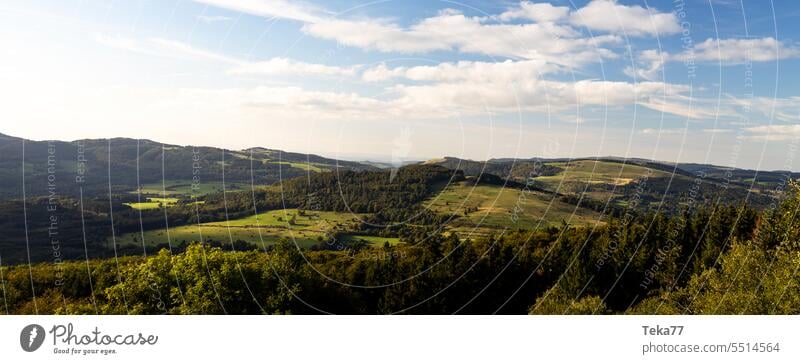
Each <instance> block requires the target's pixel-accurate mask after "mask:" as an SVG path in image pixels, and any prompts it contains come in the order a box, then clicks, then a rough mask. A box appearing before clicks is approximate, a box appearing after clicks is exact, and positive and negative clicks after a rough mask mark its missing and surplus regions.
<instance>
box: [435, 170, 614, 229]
mask: <svg viewBox="0 0 800 364" xmlns="http://www.w3.org/2000/svg"><path fill="white" fill-rule="evenodd" d="M426 206H428V207H429V208H430V209H432V210H433V211H436V212H438V213H441V214H446V215H448V216H453V219H452V220H451V221H450V223H448V225H447V230H448V231H455V232H457V233H461V234H462V235H463V234H465V233H466V234H473V231H474V234H476V235H486V234H489V233H491V232H493V231H494V232H496V231H497V230H502V229H505V228H507V229H511V230H516V229H525V230H534V229H537V228H544V227H548V226H555V225H560V224H561V223H562V221H563V222H568V223H570V224H572V225H588V224H596V223H599V218H600V214H599V213H598V212H595V211H592V210H588V209H584V208H576V207H575V206H574V205H571V204H567V203H564V202H561V201H559V200H554V199H553V196H552V195H550V194H545V193H542V192H536V191H522V190H519V189H512V188H502V187H500V186H488V185H478V186H474V185H472V184H471V183H469V182H461V183H456V184H452V185H450V186H448V187H447V188H446V189H444V190H443V191H442V192H441V193H440V194H439V195H438V196H437V197H435V198H433V199H431V200H429V201H428V202H427V203H426Z"/></svg>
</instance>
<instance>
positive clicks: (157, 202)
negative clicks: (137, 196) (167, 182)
mask: <svg viewBox="0 0 800 364" xmlns="http://www.w3.org/2000/svg"><path fill="white" fill-rule="evenodd" d="M176 203H178V199H177V198H174V197H166V198H162V197H148V198H147V200H146V201H145V202H129V203H126V204H125V205H127V206H130V207H131V208H134V209H137V210H150V209H160V208H163V207H167V206H172V205H174V204H176Z"/></svg>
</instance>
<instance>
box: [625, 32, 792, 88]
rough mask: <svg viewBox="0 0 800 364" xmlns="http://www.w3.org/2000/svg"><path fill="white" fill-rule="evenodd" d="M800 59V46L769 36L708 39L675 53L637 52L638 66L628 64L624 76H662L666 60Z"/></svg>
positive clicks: (755, 60) (688, 61) (746, 60)
mask: <svg viewBox="0 0 800 364" xmlns="http://www.w3.org/2000/svg"><path fill="white" fill-rule="evenodd" d="M789 58H800V47H798V46H797V45H795V44H787V43H786V42H782V41H778V40H776V39H775V38H772V37H766V38H750V39H738V38H728V39H714V38H708V39H706V40H705V41H703V42H701V43H698V44H696V45H695V46H694V47H692V48H690V49H688V50H686V51H683V52H681V53H677V54H670V53H667V52H663V51H658V50H655V49H648V50H645V51H642V52H640V53H639V54H638V55H637V57H636V64H637V67H636V68H634V67H632V66H628V67H626V68H625V69H624V72H625V74H626V75H628V76H630V77H638V78H643V79H646V80H655V79H658V78H661V75H662V68H663V66H664V64H665V63H666V62H685V63H687V64H688V63H690V62H691V63H694V62H714V63H719V64H722V65H736V64H742V63H746V62H772V61H776V60H781V59H789Z"/></svg>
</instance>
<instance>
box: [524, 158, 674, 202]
mask: <svg viewBox="0 0 800 364" xmlns="http://www.w3.org/2000/svg"><path fill="white" fill-rule="evenodd" d="M548 164H549V165H552V166H555V167H559V168H562V169H563V171H561V172H560V173H558V174H556V175H554V176H540V177H536V178H534V181H535V182H536V183H537V184H538V185H540V186H542V187H544V188H546V189H548V190H551V191H558V192H560V193H586V194H587V197H589V198H592V199H595V200H601V201H602V200H608V199H609V198H612V197H615V196H617V194H614V193H612V191H613V190H614V186H624V185H627V184H629V183H632V182H635V181H637V180H639V179H641V178H643V177H645V176H646V177H647V178H658V177H670V176H671V174H670V173H668V172H665V171H661V170H655V169H650V168H647V167H643V166H639V165H635V164H623V163H617V162H606V161H593V160H578V161H571V162H558V163H548ZM675 178H685V177H683V176H681V175H675ZM587 187H588V188H587ZM594 187H599V188H600V189H599V190H598V189H596V188H594Z"/></svg>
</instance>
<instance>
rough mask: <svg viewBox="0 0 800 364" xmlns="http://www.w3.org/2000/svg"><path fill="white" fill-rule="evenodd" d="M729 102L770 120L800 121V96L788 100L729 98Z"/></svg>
mask: <svg viewBox="0 0 800 364" xmlns="http://www.w3.org/2000/svg"><path fill="white" fill-rule="evenodd" d="M728 102H730V103H731V104H732V105H734V106H737V107H739V108H741V109H742V110H743V111H744V112H756V113H758V114H760V115H759V116H761V117H767V118H769V119H770V120H771V119H775V120H780V121H786V122H793V121H797V120H800V96H792V97H787V98H771V97H747V98H739V97H733V96H729V97H728Z"/></svg>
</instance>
